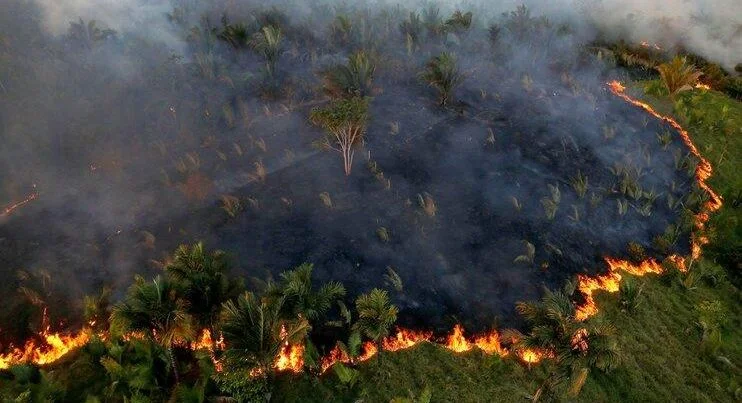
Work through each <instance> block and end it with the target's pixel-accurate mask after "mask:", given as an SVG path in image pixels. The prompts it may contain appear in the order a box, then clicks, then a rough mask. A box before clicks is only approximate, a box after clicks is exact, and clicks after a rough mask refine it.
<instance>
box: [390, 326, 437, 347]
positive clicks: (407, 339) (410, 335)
mask: <svg viewBox="0 0 742 403" xmlns="http://www.w3.org/2000/svg"><path fill="white" fill-rule="evenodd" d="M431 337H433V332H423V331H414V330H407V329H397V333H396V334H395V335H394V336H390V337H387V338H385V339H384V340H383V341H382V343H381V345H382V347H383V348H384V350H389V351H397V350H402V349H404V348H410V347H412V346H414V345H415V344H417V343H420V342H421V341H430V339H431Z"/></svg>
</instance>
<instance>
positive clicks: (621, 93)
mask: <svg viewBox="0 0 742 403" xmlns="http://www.w3.org/2000/svg"><path fill="white" fill-rule="evenodd" d="M608 88H609V89H610V91H611V92H612V93H613V94H614V95H616V96H618V97H619V98H621V99H623V100H624V101H626V102H628V103H630V104H632V105H634V106H636V107H639V108H641V109H643V110H644V111H646V112H647V113H649V114H650V115H652V116H654V117H655V118H657V119H660V120H662V121H664V122H665V123H667V124H669V125H670V126H672V127H673V128H674V129H675V130H677V131H678V133H679V134H680V138H681V140H682V141H683V143H684V144H685V146H686V147H688V149H689V150H690V152H691V153H692V154H693V155H694V156H695V157H696V158H698V160H699V161H700V162H699V163H698V167H697V168H696V174H695V176H696V181H697V182H698V186H699V187H700V188H701V189H703V190H704V191H705V192H706V193H707V194H708V195H709V200H708V201H707V202H706V203H705V205H704V206H703V208H702V209H701V212H700V213H698V214H697V215H696V216H695V228H696V230H697V231H695V232H700V231H702V230H703V229H704V228H705V226H706V222H707V221H708V220H709V218H710V216H711V213H713V212H714V211H716V210H718V209H720V208H721V206H722V203H723V201H722V198H721V196H719V195H718V194H716V193H715V192H714V191H713V190H712V189H711V187H710V186H709V185H708V184H707V183H706V181H707V180H708V179H709V178H710V177H711V174H712V172H713V171H712V168H711V163H709V161H708V160H706V159H705V158H703V156H701V154H700V153H699V152H698V149H697V148H696V145H695V144H693V141H692V140H691V138H690V134H688V132H687V131H686V130H685V129H683V127H682V126H680V124H679V123H678V122H677V121H676V120H675V119H673V118H671V117H669V116H664V115H661V114H660V113H659V112H657V111H655V110H654V108H652V107H651V106H650V105H648V104H646V103H644V102H641V101H639V100H637V99H634V98H632V97H630V96H629V95H626V93H625V90H626V87H625V86H624V85H623V84H621V83H620V82H618V81H611V82H609V83H608ZM695 232H694V233H693V234H691V259H693V260H696V259H698V258H699V257H701V247H702V246H703V245H706V244H707V243H708V242H709V241H708V238H707V237H706V236H704V235H703V234H697V233H695ZM667 259H668V261H670V262H672V263H673V264H674V265H675V267H677V268H678V270H680V271H683V272H685V271H687V270H688V268H687V266H686V264H685V258H683V257H682V256H679V255H672V256H669V257H668V258H667ZM605 261H606V263H607V264H608V269H609V270H608V273H607V274H604V275H600V276H597V277H589V276H585V275H580V276H578V286H577V288H578V290H579V291H580V292H581V293H582V295H583V297H584V300H585V301H584V303H583V304H582V305H580V306H579V307H577V310H576V311H577V312H576V314H575V318H576V319H577V320H585V319H587V318H589V317H591V316H593V315H595V314H596V313H598V307H597V306H596V305H595V300H594V299H593V292H595V291H596V290H602V291H607V292H611V293H612V292H616V291H618V289H619V284H620V283H621V274H619V273H618V272H619V271H624V272H626V273H629V274H631V275H634V276H644V275H646V274H650V273H654V274H661V273H662V272H663V271H664V268H663V267H662V265H661V264H660V263H659V262H657V261H656V260H654V259H647V260H645V261H643V262H641V263H639V264H633V263H631V262H628V261H625V260H620V259H614V258H610V257H606V258H605Z"/></svg>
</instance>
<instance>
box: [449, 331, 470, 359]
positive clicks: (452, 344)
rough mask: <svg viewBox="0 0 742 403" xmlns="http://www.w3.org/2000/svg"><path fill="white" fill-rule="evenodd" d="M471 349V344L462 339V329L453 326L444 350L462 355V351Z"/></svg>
mask: <svg viewBox="0 0 742 403" xmlns="http://www.w3.org/2000/svg"><path fill="white" fill-rule="evenodd" d="M471 347H472V345H471V343H469V342H468V341H467V340H466V338H465V337H464V328H463V327H461V325H458V324H457V325H456V326H454V327H453V333H451V335H450V336H448V339H447V340H446V348H447V349H449V350H453V351H455V352H457V353H463V352H464V351H469V350H471Z"/></svg>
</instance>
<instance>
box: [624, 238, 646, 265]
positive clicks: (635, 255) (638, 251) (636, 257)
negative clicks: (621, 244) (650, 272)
mask: <svg viewBox="0 0 742 403" xmlns="http://www.w3.org/2000/svg"><path fill="white" fill-rule="evenodd" d="M626 253H628V255H629V259H631V261H632V262H634V263H637V264H638V263H641V262H642V261H644V259H646V258H647V252H646V251H645V250H644V247H643V246H642V245H641V244H639V243H637V242H634V241H629V243H628V244H626Z"/></svg>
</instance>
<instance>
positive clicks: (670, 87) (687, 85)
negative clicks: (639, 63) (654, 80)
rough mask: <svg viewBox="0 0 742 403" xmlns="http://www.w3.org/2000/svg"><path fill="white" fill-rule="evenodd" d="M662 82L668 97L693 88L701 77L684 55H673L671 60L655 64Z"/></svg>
mask: <svg viewBox="0 0 742 403" xmlns="http://www.w3.org/2000/svg"><path fill="white" fill-rule="evenodd" d="M657 71H659V72H660V78H661V79H662V84H664V85H665V88H667V91H668V93H669V94H670V97H674V96H675V94H677V93H679V92H682V91H687V90H690V89H693V86H694V85H696V84H697V83H698V79H699V78H700V77H701V74H702V73H701V72H700V71H698V70H697V69H696V68H695V66H693V65H692V64H689V63H688V62H687V60H686V58H685V57H680V56H675V58H673V59H672V61H670V62H667V63H663V64H661V65H659V66H657Z"/></svg>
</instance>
